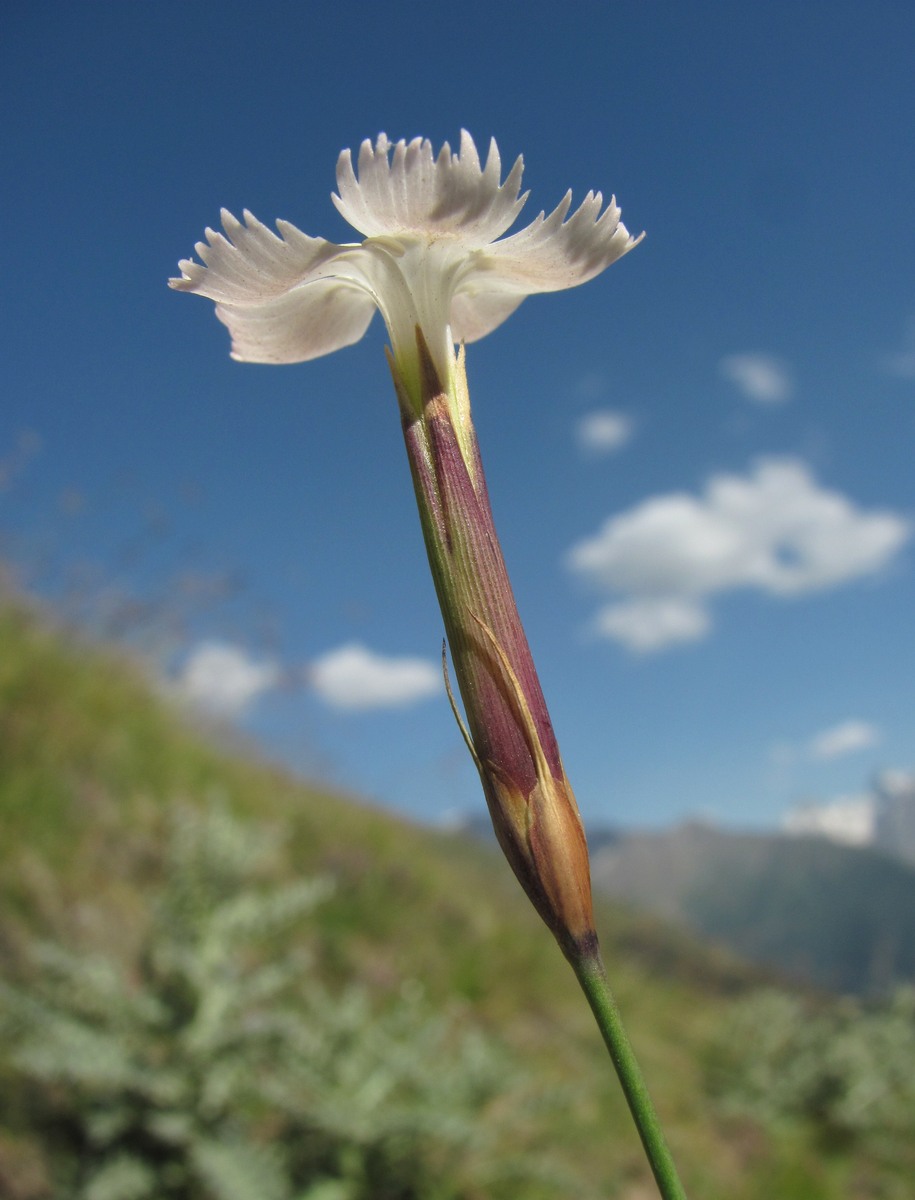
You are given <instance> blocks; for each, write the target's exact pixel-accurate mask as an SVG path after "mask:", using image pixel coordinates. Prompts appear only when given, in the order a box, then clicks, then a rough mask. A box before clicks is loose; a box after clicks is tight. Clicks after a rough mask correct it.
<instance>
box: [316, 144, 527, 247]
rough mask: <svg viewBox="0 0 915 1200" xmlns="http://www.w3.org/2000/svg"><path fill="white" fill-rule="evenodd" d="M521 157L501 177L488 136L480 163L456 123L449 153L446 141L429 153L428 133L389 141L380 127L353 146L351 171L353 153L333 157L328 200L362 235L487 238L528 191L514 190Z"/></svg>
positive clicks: (482, 241) (507, 221)
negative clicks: (333, 188)
mask: <svg viewBox="0 0 915 1200" xmlns="http://www.w3.org/2000/svg"><path fill="white" fill-rule="evenodd" d="M522 170H523V163H522V160H521V159H520V158H518V160H517V161H516V162H515V165H514V166H513V167H512V169H511V171H510V173H509V176H508V178H507V179H506V180H505V182H504V183H500V176H501V174H502V163H501V159H500V157H499V149H498V147H497V146H496V143H495V140H494V139H493V140H492V141H491V142H490V145H489V154H488V156H487V159H486V165H485V167H481V165H480V156H479V154H478V153H477V148H476V146H475V145H474V141H473V138H472V137H471V136H470V134H469V133H467V131H466V130H462V131H461V148H460V151H459V152H458V153H457V154H452V152H451V148H450V146H449V145H448V143H447V142H446V143H445V144H444V146H442V149H441V150H440V152H439V154H438V157H437V158H434V157H433V153H432V143H431V142H430V141H428V139H422V138H414V139H413V140H412V141H410V142H406V141H404V140H401V141H399V142H397V143H396V144H394V145H392V143H391V142H389V141H388V139H387V136H386V135H385V134H383V133H381V134H379V135H378V138H377V140H376V142H375V145H374V146H372V143H371V142H370V141H364V142H363V143H362V145H361V146H360V147H359V160H358V178H357V173H356V171H355V170H354V168H353V160H352V154H351V152H350V151H349V150H344V151H343V152H342V153H341V155H340V158H339V159H338V161H337V188H338V192H339V194H336V195H333V196H332V197H331V198H332V199H333V202H334V204H335V205H336V206H337V208H338V210H339V211H340V213H341V214H342V215H343V217H344V218H345V219H346V220H347V221H349V223H350V225H352V226H353V227H354V228H355V229H358V230H359V232H360V233H362V234H364V235H365V236H366V237H379V236H384V235H392V234H393V235H395V236H396V235H398V234H405V233H422V234H424V235H427V236H443V235H449V234H450V235H453V236H454V237H456V238H458V239H459V240H460V241H461V242H462V243H464V244H465V245H466V246H467V248H468V249H471V250H472V249H474V248H477V247H480V246H484V245H486V244H487V243H488V242H490V241H492V240H493V239H494V238H497V237H499V236H500V235H501V234H503V233H504V232H505V230H506V229H508V227H509V226H510V225H511V224H513V222H514V221H515V219H516V217H517V216H518V213H519V212H520V211H521V208H522V206H523V204H524V202H525V200H526V199H527V195H526V193H525V195H524V196H519V192H520V189H521V173H522Z"/></svg>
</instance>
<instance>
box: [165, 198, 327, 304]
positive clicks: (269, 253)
mask: <svg viewBox="0 0 915 1200" xmlns="http://www.w3.org/2000/svg"><path fill="white" fill-rule="evenodd" d="M221 216H222V225H223V229H225V235H223V234H221V233H217V232H216V231H215V230H213V229H207V231H206V239H207V240H206V241H205V242H198V243H197V245H196V246H195V247H194V249H195V250H196V252H197V256H198V257H199V258H200V260H201V262H202V263H203V265H202V266H201V263H197V262H194V260H193V259H187V258H186V259H182V261H181V262H180V263H179V264H178V266H179V267H180V268H181V277H180V278H179V279H170V280H169V281H168V282H169V285H170V286H171V287H173V288H177V289H178V291H182V292H196V293H197V295H200V296H207V297H209V299H210V300H216V301H217V302H219V303H225V304H252V303H257V302H258V301H262V300H269V299H272V298H273V297H275V296H281V295H282V294H283V293H284V292H288V291H289V289H290V288H293V287H296V286H297V285H298V284H301V283H307V282H308V281H309V280H310V279H318V278H321V277H322V276H323V275H326V274H327V272H326V271H325V270H323V269H322V268H324V267H326V266H327V264H328V263H330V262H331V261H332V260H333V259H334V258H336V257H337V256H338V255H339V254H340V253H341V252H345V251H346V250H349V249H350V247H347V246H337V245H335V244H334V243H333V242H328V241H325V240H324V238H313V237H309V236H308V234H306V233H302V231H301V230H300V229H296V227H295V226H294V225H290V224H289V222H288V221H277V223H276V224H277V228H278V229H279V230H280V233H281V234H282V236H278V235H277V234H275V233H274V232H273V230H272V229H268V228H267V226H266V225H262V224H261V222H260V221H258V219H257V218H256V217H255V216H254V215H253V214H252V213H250V212H248V210H247V209H246V210H245V212H244V222H242V221H239V220H237V219H236V218H235V217H233V216H232V214H231V213H230V212H229V211H228V210H227V209H225V208H224V209H223V210H222V213H221Z"/></svg>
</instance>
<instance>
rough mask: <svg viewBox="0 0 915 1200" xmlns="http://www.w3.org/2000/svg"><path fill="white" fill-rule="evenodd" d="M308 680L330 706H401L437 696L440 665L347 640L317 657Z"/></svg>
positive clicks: (439, 686)
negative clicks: (389, 655) (387, 653)
mask: <svg viewBox="0 0 915 1200" xmlns="http://www.w3.org/2000/svg"><path fill="white" fill-rule="evenodd" d="M308 679H309V682H310V683H311V685H312V687H313V688H314V690H315V691H316V692H317V693H318V695H319V696H320V697H321V699H322V700H324V701H325V702H326V703H327V704H329V705H330V706H331V707H332V708H342V709H351V710H356V709H369V708H400V707H404V706H406V705H408V704H415V703H417V701H420V700H425V699H427V698H428V697H429V696H434V695H436V694H437V693H438V692H439V691H440V690H441V687H442V674H441V670H440V668H439V667H438V666H437V665H436V664H435V663H432V662H430V661H429V660H428V659H425V658H385V657H383V656H382V655H380V654H375V653H373V652H372V651H371V650H367V649H366V648H365V647H364V646H360V645H358V644H356V643H354V642H353V643H349V644H347V645H345V646H340V647H339V649H337V650H331V651H329V652H328V653H327V654H324V655H322V657H321V658H318V659H316V660H315V661H314V662H313V663H312V664H311V667H310V668H309V671H308Z"/></svg>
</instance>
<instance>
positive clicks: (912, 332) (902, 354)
mask: <svg viewBox="0 0 915 1200" xmlns="http://www.w3.org/2000/svg"><path fill="white" fill-rule="evenodd" d="M880 365H881V367H882V368H883V369H884V371H886V372H887V374H889V375H896V376H897V377H898V378H899V379H915V316H911V317H909V319H908V322H907V323H906V327H905V332H904V333H903V337H902V348H901V349H900V350H896V351H895V352H894V353H892V354H885V355H884V356H883V357H882V358H881V359H880Z"/></svg>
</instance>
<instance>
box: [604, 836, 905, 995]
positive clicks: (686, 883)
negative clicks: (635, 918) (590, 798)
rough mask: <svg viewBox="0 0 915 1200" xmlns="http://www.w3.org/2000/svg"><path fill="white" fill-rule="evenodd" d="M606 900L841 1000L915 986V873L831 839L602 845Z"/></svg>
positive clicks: (623, 839) (641, 840) (682, 839)
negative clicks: (673, 923) (842, 995)
mask: <svg viewBox="0 0 915 1200" xmlns="http://www.w3.org/2000/svg"><path fill="white" fill-rule="evenodd" d="M592 846H593V849H592V877H593V880H594V887H595V890H596V891H599V892H602V893H603V894H604V895H607V896H612V897H615V898H616V899H622V900H626V901H628V902H630V903H631V904H633V905H635V906H637V907H639V908H643V909H646V910H647V911H650V912H652V913H655V914H658V915H660V916H663V917H666V918H671V919H674V920H679V921H680V922H681V923H683V924H685V925H687V926H688V927H690V928H691V929H693V930H694V931H696V932H698V933H701V934H703V935H704V936H706V937H709V938H712V939H714V940H716V941H718V942H720V943H721V944H722V945H724V946H726V947H727V948H729V949H730V950H733V951H735V952H736V953H737V954H739V955H741V956H743V957H745V958H747V959H749V960H751V961H753V962H757V963H761V964H765V965H766V966H770V967H775V968H777V969H778V970H780V971H783V972H785V973H787V974H788V975H790V976H793V977H794V978H795V979H797V980H800V981H805V982H809V983H812V984H814V985H816V986H818V987H823V988H828V989H829V990H831V991H838V992H855V993H860V994H869V993H877V992H883V991H885V990H887V989H888V988H890V987H892V986H893V985H894V984H896V983H900V982H911V981H915V868H913V867H911V866H909V865H907V864H905V863H901V862H899V861H897V860H895V859H893V858H890V857H888V856H886V855H884V854H881V853H879V852H877V851H874V850H870V849H865V848H856V847H850V846H841V845H837V844H835V843H833V842H829V841H827V840H826V839H825V838H821V837H797V836H790V837H788V836H781V835H778V834H772V835H762V834H744V833H728V832H724V831H722V830H719V829H714V828H709V827H707V826H704V825H701V824H687V825H683V826H681V827H679V828H676V829H672V830H669V831H664V832H660V833H629V834H625V835H622V836H620V837H617V838H615V839H613V840H610V841H607V840H601V839H599V838H597V839H592Z"/></svg>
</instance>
